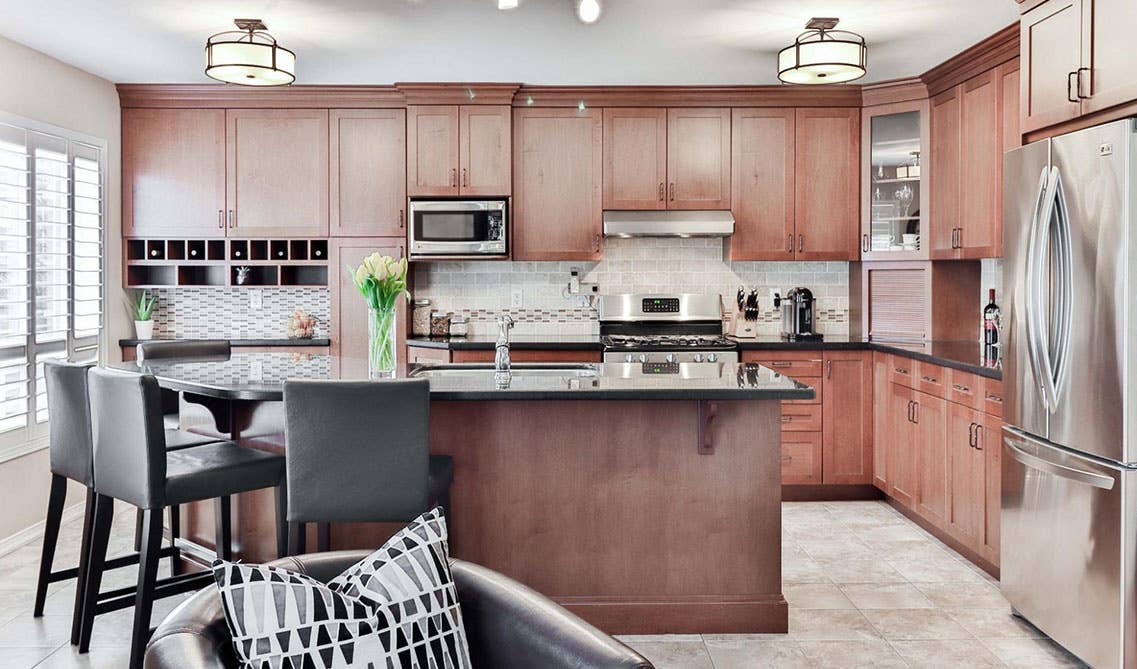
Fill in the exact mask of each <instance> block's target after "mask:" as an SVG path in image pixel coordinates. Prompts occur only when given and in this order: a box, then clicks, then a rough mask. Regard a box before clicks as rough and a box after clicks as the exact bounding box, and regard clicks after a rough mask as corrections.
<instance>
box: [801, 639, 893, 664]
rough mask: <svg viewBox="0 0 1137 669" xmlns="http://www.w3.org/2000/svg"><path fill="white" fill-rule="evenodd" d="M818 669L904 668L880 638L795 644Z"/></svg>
mask: <svg viewBox="0 0 1137 669" xmlns="http://www.w3.org/2000/svg"><path fill="white" fill-rule="evenodd" d="M798 645H799V646H800V647H801V651H802V653H803V654H804V655H805V656H806V658H808V659H809V663H810V666H811V667H815V668H817V669H862V668H864V667H874V668H882V669H883V668H886V667H887V668H889V669H891V668H893V667H897V668H899V667H907V666H908V665H907V664H905V662H904V660H903V659H901V658H900V656H899V655H897V654H896V651H894V650H893V649H892V646H891V645H889V643H888V642H887V641H885V640H883V639H870V640H864V641H801V642H799V644H798Z"/></svg>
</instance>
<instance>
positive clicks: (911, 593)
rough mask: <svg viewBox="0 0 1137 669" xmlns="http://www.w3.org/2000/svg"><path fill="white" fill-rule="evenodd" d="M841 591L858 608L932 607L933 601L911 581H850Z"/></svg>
mask: <svg viewBox="0 0 1137 669" xmlns="http://www.w3.org/2000/svg"><path fill="white" fill-rule="evenodd" d="M841 591H842V592H844V593H845V596H846V597H848V598H849V600H850V601H852V602H853V605H854V606H856V607H857V608H858V609H930V608H932V607H933V605H932V601H931V600H930V599H928V598H927V597H926V596H925V595H924V593H922V592H920V591H919V590H918V589H916V586H914V585H912V584H911V583H850V584H847V585H842V586H841Z"/></svg>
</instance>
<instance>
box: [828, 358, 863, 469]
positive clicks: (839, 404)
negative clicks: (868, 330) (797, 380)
mask: <svg viewBox="0 0 1137 669" xmlns="http://www.w3.org/2000/svg"><path fill="white" fill-rule="evenodd" d="M824 361H825V376H824V377H823V378H822V386H823V387H824V390H823V391H822V402H821V407H822V419H821V424H822V434H823V437H822V441H821V444H822V456H823V462H824V465H823V466H822V474H823V478H824V481H825V483H863V484H871V483H872V480H873V460H872V447H873V445H872V437H873V433H872V428H873V416H872V393H873V384H872V354H871V353H870V352H868V351H831V352H830V351H827V352H825V354H824Z"/></svg>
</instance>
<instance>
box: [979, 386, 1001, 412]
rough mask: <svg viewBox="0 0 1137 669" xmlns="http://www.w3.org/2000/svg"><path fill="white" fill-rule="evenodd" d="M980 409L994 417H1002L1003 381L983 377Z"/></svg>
mask: <svg viewBox="0 0 1137 669" xmlns="http://www.w3.org/2000/svg"><path fill="white" fill-rule="evenodd" d="M982 411H983V413H986V414H990V415H992V416H994V417H996V418H1002V417H1003V382H1002V381H1000V380H999V379H991V378H987V377H984V378H983V407H982Z"/></svg>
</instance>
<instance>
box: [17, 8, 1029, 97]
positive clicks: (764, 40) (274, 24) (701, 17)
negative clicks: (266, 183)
mask: <svg viewBox="0 0 1137 669" xmlns="http://www.w3.org/2000/svg"><path fill="white" fill-rule="evenodd" d="M601 2H602V5H603V6H604V13H603V15H602V16H601V18H600V21H599V22H598V23H596V24H594V25H590V26H589V25H584V24H582V23H580V22H579V21H577V20H576V18H575V14H574V10H573V7H574V5H573V2H572V0H521V6H520V7H519V8H517V9H514V10H510V11H498V10H497V8H496V7H497V3H496V0H191V1H188V2H187V1H186V0H0V34H2V35H3V36H5V37H8V38H9V39H12V40H15V41H17V42H20V43H22V44H26V45H28V46H30V47H32V48H34V49H37V50H39V51H42V52H44V53H47V54H50V55H51V56H54V57H56V58H58V59H60V60H62V61H64V62H67V63H70V64H72V65H75V66H77V67H79V68H82V69H84V70H87V71H90V72H93V73H94V74H97V75H99V76H101V77H104V78H106V79H109V80H111V81H114V82H132V83H192V82H209V81H211V80H210V79H208V78H206V77H205V75H204V74H202V69H203V52H202V50H203V46H204V43H205V39H206V38H207V37H208V36H209V35H210V34H212V33H214V32H219V31H222V30H226V29H231V26H232V19H234V18H236V17H242V18H261V19H263V20H264V21H265V23H267V24H268V27H269V30H270V32H272V33H273V34H274V35H275V36H276V38H277V39H278V40H279V41H280V43H281V44H282V45H283V46H286V47H288V48H290V49H292V50H294V51H296V52H297V59H298V62H297V80H296V82H297V83H298V84H387V83H393V82H395V81H503V82H523V83H528V84H768V83H776V81H777V76H776V73H775V53H776V52H777V50H778V49H780V48H781V47H784V46H786V45H787V44H789V43H791V42H792V40H793V38H794V36H795V35H796V34H797V33H799V32H800V31H801V29H802V27H803V25H804V23H805V21H806V20H807V19H808V18H809V17H811V16H838V17H840V18H841V25H840V27H841V28H845V29H848V30H852V31H856V32H859V33H861V34H863V35H864V36H865V38H866V40H867V41H868V45H869V72H868V76H867V77H866V78H865V79H864V80H862V81H864V82H870V81H883V80H887V79H893V78H897V77H904V76H910V75H914V74H920V73H922V72H924V71H925V70H927V69H928V68H930V67H932V66H934V65H936V64H938V63H940V62H942V61H944V60H945V59H946V58H948V57H950V56H952V55H954V54H956V53H958V52H960V51H962V50H963V49H964V48H966V47H968V46H970V45H972V44H974V43H976V42H978V41H980V40H982V39H983V38H984V37H987V36H988V35H991V34H992V33H994V32H996V31H998V30H1000V29H1002V28H1004V27H1006V26H1007V25H1010V24H1011V23H1013V22H1014V21H1015V20H1017V18H1018V11H1017V6H1016V4H1015V3H1014V2H1012V0H947V1H945V0H601ZM2 66H3V64H2V63H0V67H2Z"/></svg>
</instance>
